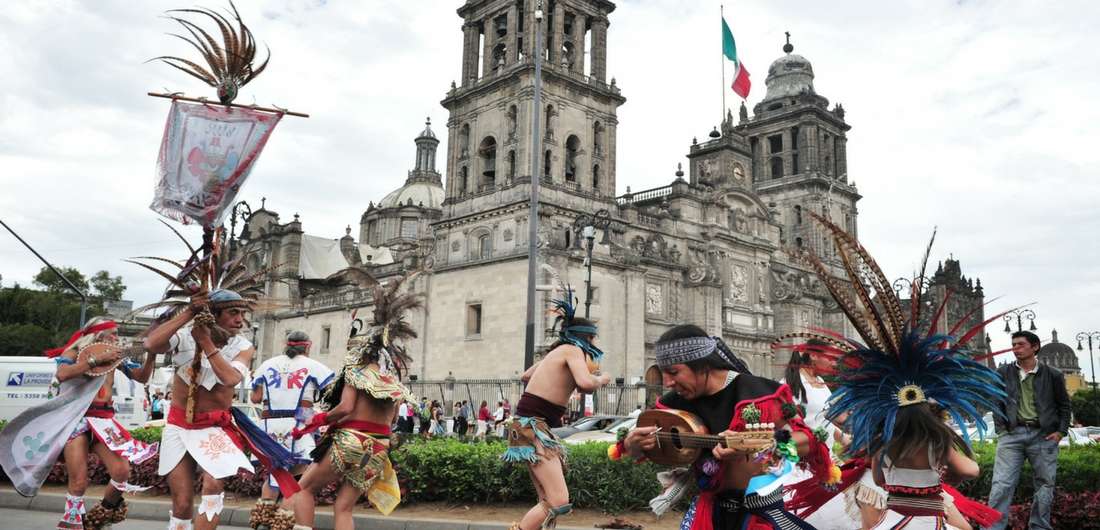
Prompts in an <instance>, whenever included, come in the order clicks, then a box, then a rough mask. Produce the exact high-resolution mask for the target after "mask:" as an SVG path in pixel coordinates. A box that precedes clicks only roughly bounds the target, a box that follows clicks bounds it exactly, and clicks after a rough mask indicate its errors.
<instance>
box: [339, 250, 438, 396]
mask: <svg viewBox="0 0 1100 530" xmlns="http://www.w3.org/2000/svg"><path fill="white" fill-rule="evenodd" d="M362 272H363V274H362V275H361V277H362V278H364V280H365V281H364V282H363V285H362V286H364V287H368V286H369V287H373V293H372V294H373V296H372V298H373V300H372V305H373V306H374V307H373V310H372V318H371V321H370V323H369V324H364V323H363V321H362V320H361V319H358V318H355V315H354V314H353V315H352V326H351V334H350V337H348V362H349V363H354V364H369V363H372V362H377V363H378V364H379V366H380V367H381V368H382V371H383V372H394V373H397V374H398V376H399V377H400V375H401V374H404V373H405V372H406V370H407V369H408V365H409V363H411V362H412V358H411V357H409V355H408V354H407V353H406V352H405V346H404V344H402V343H403V342H405V341H408V340H411V339H415V338H416V336H417V334H416V330H415V329H413V327H412V324H410V323H409V321H408V320H407V319H406V318H405V316H406V314H407V313H408V312H409V311H412V310H416V309H423V308H424V299H423V296H422V295H421V294H419V293H414V292H409V291H407V290H404V291H403V290H402V289H401V288H402V287H403V286H404V285H405V284H406V283H409V282H411V281H412V280H413V279H414V278H416V277H417V276H419V275H420V274H421V272H422V271H413V272H411V273H409V274H408V275H405V276H399V277H397V278H394V279H393V280H390V281H389V282H387V283H385V284H382V283H379V282H378V281H377V280H375V279H374V278H373V277H371V276H370V274H369V273H366V272H365V271H362ZM367 278H369V280H366V279H367ZM369 283H373V285H368V284H369Z"/></svg>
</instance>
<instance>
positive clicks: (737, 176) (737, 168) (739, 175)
mask: <svg viewBox="0 0 1100 530" xmlns="http://www.w3.org/2000/svg"><path fill="white" fill-rule="evenodd" d="M730 174H731V175H733V181H734V182H735V183H738V184H744V182H745V168H744V167H742V166H741V164H739V163H737V161H735V160H731V161H730Z"/></svg>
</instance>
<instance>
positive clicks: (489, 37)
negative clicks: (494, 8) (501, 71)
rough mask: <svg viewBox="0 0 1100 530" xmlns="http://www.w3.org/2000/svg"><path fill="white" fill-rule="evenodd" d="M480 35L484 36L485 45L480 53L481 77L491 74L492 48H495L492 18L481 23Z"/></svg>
mask: <svg viewBox="0 0 1100 530" xmlns="http://www.w3.org/2000/svg"><path fill="white" fill-rule="evenodd" d="M481 33H482V35H484V36H485V45H484V47H483V49H482V51H481V77H485V76H488V75H490V74H492V73H493V46H496V42H494V41H496V31H494V30H493V17H491V16H488V17H485V19H484V20H482V21H481Z"/></svg>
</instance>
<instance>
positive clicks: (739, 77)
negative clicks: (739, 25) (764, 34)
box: [722, 17, 752, 99]
mask: <svg viewBox="0 0 1100 530" xmlns="http://www.w3.org/2000/svg"><path fill="white" fill-rule="evenodd" d="M722 55H725V56H726V59H729V60H730V61H733V85H731V86H730V88H732V89H733V91H734V92H736V93H737V95H738V96H741V99H746V98H748V97H749V89H750V88H752V81H750V80H749V71H748V70H746V69H745V65H744V64H743V63H741V61H740V59H738V58H737V44H736V43H735V42H734V41H733V32H732V31H730V27H729V25H728V24H726V17H722Z"/></svg>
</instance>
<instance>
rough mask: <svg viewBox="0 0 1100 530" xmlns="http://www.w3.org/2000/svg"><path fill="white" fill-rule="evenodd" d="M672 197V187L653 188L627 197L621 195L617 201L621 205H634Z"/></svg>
mask: <svg viewBox="0 0 1100 530" xmlns="http://www.w3.org/2000/svg"><path fill="white" fill-rule="evenodd" d="M669 195H672V185H671V184H670V185H668V186H661V187H659V188H653V189H648V190H643V191H639V192H637V193H630V194H626V195H620V196H619V197H617V198H616V199H615V200H616V202H618V203H619V204H620V205H625V204H633V203H639V202H646V201H650V200H653V199H659V198H661V197H666V196H669Z"/></svg>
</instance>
